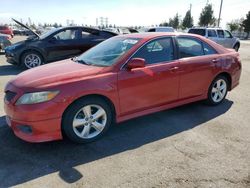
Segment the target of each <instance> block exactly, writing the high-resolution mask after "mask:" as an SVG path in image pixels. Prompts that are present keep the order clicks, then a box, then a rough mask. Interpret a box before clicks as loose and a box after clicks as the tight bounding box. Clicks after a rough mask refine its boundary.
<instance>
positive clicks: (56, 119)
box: [4, 84, 63, 142]
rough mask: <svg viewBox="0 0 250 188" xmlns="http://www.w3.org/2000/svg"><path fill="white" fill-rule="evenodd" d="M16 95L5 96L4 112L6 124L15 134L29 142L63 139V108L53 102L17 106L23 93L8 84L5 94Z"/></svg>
mask: <svg viewBox="0 0 250 188" xmlns="http://www.w3.org/2000/svg"><path fill="white" fill-rule="evenodd" d="M9 91H11V92H12V93H14V94H13V95H12V97H8V96H7V94H5V99H4V111H5V113H6V122H7V124H8V125H9V126H10V127H11V129H12V130H13V132H14V134H15V135H16V136H17V137H19V138H21V139H23V140H25V141H28V142H45V141H52V140H60V139H62V138H63V137H62V132H61V118H62V112H63V107H62V108H60V107H61V106H62V105H60V104H59V103H55V102H52V101H49V102H45V103H39V104H32V105H16V104H15V102H16V101H17V100H18V98H19V97H20V96H22V95H23V93H24V92H23V91H22V90H20V89H19V88H16V87H15V86H13V85H12V84H7V86H6V89H5V92H6V93H7V92H9Z"/></svg>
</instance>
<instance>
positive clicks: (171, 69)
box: [169, 67, 179, 72]
mask: <svg viewBox="0 0 250 188" xmlns="http://www.w3.org/2000/svg"><path fill="white" fill-rule="evenodd" d="M178 69H179V67H172V68H170V69H169V70H170V71H172V72H174V71H176V70H178Z"/></svg>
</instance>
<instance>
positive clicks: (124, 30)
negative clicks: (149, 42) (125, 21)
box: [104, 27, 138, 35]
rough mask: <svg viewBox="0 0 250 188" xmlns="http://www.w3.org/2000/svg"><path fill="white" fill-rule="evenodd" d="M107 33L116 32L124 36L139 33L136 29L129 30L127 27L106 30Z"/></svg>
mask: <svg viewBox="0 0 250 188" xmlns="http://www.w3.org/2000/svg"><path fill="white" fill-rule="evenodd" d="M104 30H105V31H110V32H114V33H117V34H119V35H124V34H130V33H138V31H137V30H136V29H133V28H129V27H128V28H127V27H118V28H112V27H109V28H105V29H104Z"/></svg>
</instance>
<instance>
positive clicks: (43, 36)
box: [40, 28, 60, 39]
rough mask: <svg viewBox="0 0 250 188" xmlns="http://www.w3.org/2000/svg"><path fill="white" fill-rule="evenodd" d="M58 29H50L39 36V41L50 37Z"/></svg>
mask: <svg viewBox="0 0 250 188" xmlns="http://www.w3.org/2000/svg"><path fill="white" fill-rule="evenodd" d="M59 29H60V28H57V29H56V28H53V29H50V30H48V31H46V32H44V33H43V34H42V35H41V36H40V39H45V38H46V37H48V36H50V35H51V34H52V33H54V32H55V31H56V30H59Z"/></svg>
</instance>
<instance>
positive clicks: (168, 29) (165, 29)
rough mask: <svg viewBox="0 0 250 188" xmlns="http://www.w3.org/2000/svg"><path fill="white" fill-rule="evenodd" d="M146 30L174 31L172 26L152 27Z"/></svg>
mask: <svg viewBox="0 0 250 188" xmlns="http://www.w3.org/2000/svg"><path fill="white" fill-rule="evenodd" d="M147 32H175V30H174V28H172V27H152V28H149V29H148V31H147Z"/></svg>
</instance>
